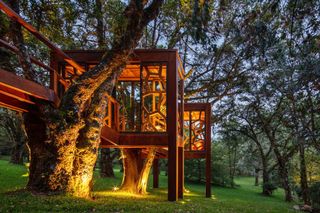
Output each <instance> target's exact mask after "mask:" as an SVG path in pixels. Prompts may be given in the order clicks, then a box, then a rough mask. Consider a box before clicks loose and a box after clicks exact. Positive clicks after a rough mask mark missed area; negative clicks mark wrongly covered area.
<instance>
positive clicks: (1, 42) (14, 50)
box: [0, 39, 68, 86]
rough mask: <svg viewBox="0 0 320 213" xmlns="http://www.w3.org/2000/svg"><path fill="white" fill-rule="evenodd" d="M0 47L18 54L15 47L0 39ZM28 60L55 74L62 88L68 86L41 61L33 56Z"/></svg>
mask: <svg viewBox="0 0 320 213" xmlns="http://www.w3.org/2000/svg"><path fill="white" fill-rule="evenodd" d="M0 45H1V46H3V47H5V48H6V49H8V50H9V51H12V52H14V53H18V52H19V51H20V50H19V49H18V48H17V47H15V46H13V45H11V44H9V43H8V42H6V41H4V40H2V39H0ZM30 60H31V62H33V63H34V64H36V65H38V66H40V67H42V68H44V69H46V70H48V71H50V72H54V73H56V75H57V77H58V78H59V82H60V83H61V84H63V85H64V86H67V85H68V83H67V82H66V81H65V80H64V79H63V78H62V77H61V75H59V74H58V73H57V72H56V71H55V70H54V69H52V68H51V67H49V66H48V65H46V64H44V63H42V62H41V61H39V60H38V59H37V58H35V57H33V56H30Z"/></svg>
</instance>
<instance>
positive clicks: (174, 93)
mask: <svg viewBox="0 0 320 213" xmlns="http://www.w3.org/2000/svg"><path fill="white" fill-rule="evenodd" d="M168 56H169V61H168V62H169V63H168V69H167V106H169V107H167V132H168V200H169V201H176V200H177V199H178V143H177V134H178V125H177V123H178V118H177V114H178V70H177V65H176V64H177V62H176V56H177V52H176V51H174V52H170V53H168Z"/></svg>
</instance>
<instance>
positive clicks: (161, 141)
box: [119, 132, 168, 147]
mask: <svg viewBox="0 0 320 213" xmlns="http://www.w3.org/2000/svg"><path fill="white" fill-rule="evenodd" d="M119 145H127V146H128V145H134V146H155V147H157V146H159V147H167V146H168V134H166V133H141V132H140V133H125V132H121V133H120V137H119Z"/></svg>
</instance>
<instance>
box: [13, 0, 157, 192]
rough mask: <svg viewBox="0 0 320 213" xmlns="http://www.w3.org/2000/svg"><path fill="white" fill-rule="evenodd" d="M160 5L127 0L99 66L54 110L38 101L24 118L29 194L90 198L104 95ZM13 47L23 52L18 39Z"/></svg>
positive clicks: (26, 64)
mask: <svg viewBox="0 0 320 213" xmlns="http://www.w3.org/2000/svg"><path fill="white" fill-rule="evenodd" d="M14 2H17V1H14ZM162 2H163V1H162V0H153V1H152V2H151V3H150V4H148V6H146V5H147V3H148V1H134V0H131V1H130V2H129V4H128V6H127V8H126V9H125V11H124V14H123V16H124V17H125V19H124V23H123V25H121V26H119V28H120V29H119V30H116V32H119V35H115V36H114V40H113V42H112V48H111V49H110V50H109V51H107V52H106V53H105V55H104V56H103V58H102V59H101V61H100V63H99V64H98V65H97V66H96V67H95V68H93V69H92V70H90V71H88V72H86V73H84V74H83V75H81V76H80V77H79V78H78V79H76V82H75V83H74V84H73V85H71V87H70V88H69V89H68V90H67V91H66V93H65V94H64V96H63V97H62V100H61V104H60V106H59V107H58V108H57V109H54V108H52V107H51V106H49V105H47V104H43V103H39V113H28V114H27V115H26V116H25V124H26V128H27V133H28V136H29V147H30V150H31V162H30V171H29V172H30V174H29V181H28V185H27V187H28V188H29V189H30V190H32V191H34V192H37V193H39V192H44V193H69V194H71V195H75V196H80V197H89V195H90V190H91V188H92V173H93V167H94V164H95V161H96V158H97V149H98V146H99V143H100V131H101V128H102V126H103V122H102V120H103V118H104V116H105V109H106V108H105V107H106V106H105V103H106V100H107V96H106V95H105V94H106V93H109V94H110V92H111V91H112V88H113V85H114V82H115V80H116V79H117V78H118V76H119V75H120V73H121V71H122V68H123V67H124V66H125V64H126V61H127V59H128V57H129V55H130V54H131V52H132V50H133V49H134V48H135V47H136V45H137V43H138V41H139V39H140V38H141V36H142V31H143V29H144V27H145V26H146V25H147V24H148V23H149V22H150V21H151V20H152V19H154V18H155V17H156V16H157V14H158V12H159V8H160V6H161V5H162ZM16 6H17V5H16ZM16 11H17V12H19V8H18V7H17V8H16ZM19 31H20V32H21V29H19ZM16 43H17V46H18V47H19V48H20V49H21V50H24V49H25V48H24V44H23V39H22V38H21V37H20V38H18V39H17V41H16ZM23 53H24V51H23ZM23 58H25V59H26V60H22V59H23ZM20 59H21V60H20V61H21V63H22V65H23V70H24V72H25V73H24V75H25V76H26V78H28V79H30V80H36V77H35V76H34V73H33V71H32V68H31V66H29V65H30V63H29V60H28V59H29V57H27V56H25V55H24V56H22V55H21V57H20Z"/></svg>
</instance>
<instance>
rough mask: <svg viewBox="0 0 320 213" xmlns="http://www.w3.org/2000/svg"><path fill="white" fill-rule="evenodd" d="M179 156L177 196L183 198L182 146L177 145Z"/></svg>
mask: <svg viewBox="0 0 320 213" xmlns="http://www.w3.org/2000/svg"><path fill="white" fill-rule="evenodd" d="M178 149H179V151H178V153H179V156H178V162H179V168H178V170H179V171H178V174H179V181H178V197H179V198H180V199H182V198H183V190H184V148H183V147H179V148H178Z"/></svg>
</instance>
